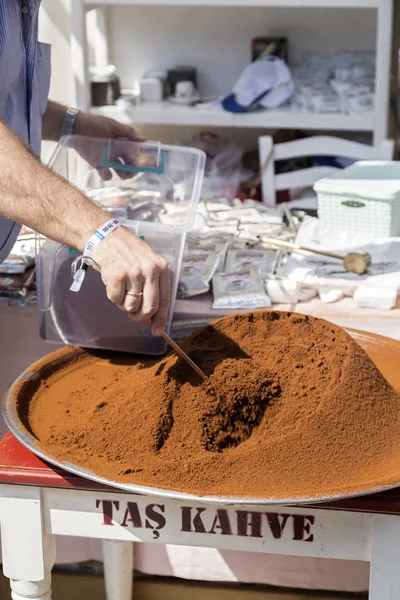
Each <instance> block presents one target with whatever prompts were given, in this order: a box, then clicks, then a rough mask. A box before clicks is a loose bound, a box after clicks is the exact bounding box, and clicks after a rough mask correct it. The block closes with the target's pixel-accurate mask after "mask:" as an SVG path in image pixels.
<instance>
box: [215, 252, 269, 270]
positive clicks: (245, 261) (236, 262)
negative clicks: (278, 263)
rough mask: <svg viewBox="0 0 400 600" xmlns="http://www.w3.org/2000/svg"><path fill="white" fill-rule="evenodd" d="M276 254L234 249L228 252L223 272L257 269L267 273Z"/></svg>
mask: <svg viewBox="0 0 400 600" xmlns="http://www.w3.org/2000/svg"><path fill="white" fill-rule="evenodd" d="M275 256H276V253H275V251H274V250H252V249H247V248H244V249H240V248H236V249H233V250H228V254H227V257H226V264H225V272H226V273H231V272H234V271H237V270H238V269H243V268H250V267H258V268H259V269H260V270H262V271H263V272H268V271H269V270H270V269H271V268H272V265H273V263H274V260H275Z"/></svg>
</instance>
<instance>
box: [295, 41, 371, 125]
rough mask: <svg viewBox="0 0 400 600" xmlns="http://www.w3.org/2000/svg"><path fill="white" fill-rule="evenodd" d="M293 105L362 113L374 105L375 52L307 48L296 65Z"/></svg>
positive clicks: (328, 111)
mask: <svg viewBox="0 0 400 600" xmlns="http://www.w3.org/2000/svg"><path fill="white" fill-rule="evenodd" d="M292 72H293V76H294V79H295V82H296V89H295V93H294V95H293V97H292V99H291V107H292V108H293V109H295V110H304V111H308V112H316V113H344V114H360V113H365V112H370V111H372V110H373V109H374V93H375V88H374V86H375V53H374V52H373V51H371V52H370V51H354V52H338V53H319V52H303V54H302V56H301V61H300V66H298V67H293V68H292Z"/></svg>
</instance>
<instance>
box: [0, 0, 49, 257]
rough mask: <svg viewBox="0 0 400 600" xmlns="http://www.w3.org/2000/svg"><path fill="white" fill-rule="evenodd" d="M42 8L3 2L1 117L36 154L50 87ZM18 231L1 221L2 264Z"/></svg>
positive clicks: (35, 3) (35, 1) (26, 1)
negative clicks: (41, 31)
mask: <svg viewBox="0 0 400 600" xmlns="http://www.w3.org/2000/svg"><path fill="white" fill-rule="evenodd" d="M39 5H40V0H0V118H1V119H2V120H3V121H4V122H5V123H6V124H7V125H8V126H9V127H10V128H11V129H13V130H14V131H15V133H17V134H18V135H19V136H20V137H21V139H22V140H23V141H24V142H25V143H27V144H29V145H30V146H31V148H32V149H33V151H34V152H35V153H36V154H37V155H39V154H40V143H41V137H42V115H43V114H44V112H45V111H46V105H47V98H48V94H49V87H50V46H49V44H42V43H40V42H38V40H37V36H38V13H39ZM0 189H1V181H0ZM19 229H20V226H19V225H18V224H17V223H14V221H11V220H9V219H4V218H0V262H1V261H2V260H4V258H5V257H6V256H7V255H8V253H9V252H10V250H11V248H12V246H13V244H14V242H15V240H16V238H17V235H18V232H19Z"/></svg>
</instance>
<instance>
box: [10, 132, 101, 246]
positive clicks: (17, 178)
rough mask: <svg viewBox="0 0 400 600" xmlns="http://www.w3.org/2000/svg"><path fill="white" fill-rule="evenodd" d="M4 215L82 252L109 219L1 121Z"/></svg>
mask: <svg viewBox="0 0 400 600" xmlns="http://www.w3.org/2000/svg"><path fill="white" fill-rule="evenodd" d="M0 185H1V194H0V215H2V216H5V217H8V218H10V219H13V220H14V221H17V222H19V223H24V224H25V225H28V226H29V227H31V228H32V229H34V230H35V231H37V232H39V233H42V234H44V235H45V236H47V237H50V238H53V239H55V240H57V241H58V242H61V243H63V244H68V245H70V246H72V247H74V248H77V249H78V250H80V251H82V250H83V249H84V245H85V243H86V241H87V240H88V238H89V237H90V236H91V235H92V233H93V232H94V231H95V230H96V229H97V227H99V226H100V225H101V224H102V223H104V221H106V220H107V215H106V214H105V213H103V211H102V210H101V209H100V208H98V207H97V206H96V205H95V204H93V203H92V202H91V201H90V200H88V199H87V198H86V196H84V195H83V194H82V193H81V192H79V191H78V190H77V189H76V188H74V187H73V186H71V185H70V184H68V183H67V182H66V181H64V180H63V179H61V178H60V177H58V176H57V175H55V174H54V173H52V171H51V170H50V169H48V168H47V167H45V166H44V165H43V164H41V163H40V161H39V160H38V159H37V158H36V157H35V156H33V154H32V153H31V152H30V151H29V150H28V149H27V148H26V147H25V146H24V145H23V144H22V143H21V141H20V140H19V139H18V138H17V136H15V135H14V134H13V133H12V132H11V131H10V129H9V128H8V127H7V126H6V125H5V124H4V123H3V122H1V121H0Z"/></svg>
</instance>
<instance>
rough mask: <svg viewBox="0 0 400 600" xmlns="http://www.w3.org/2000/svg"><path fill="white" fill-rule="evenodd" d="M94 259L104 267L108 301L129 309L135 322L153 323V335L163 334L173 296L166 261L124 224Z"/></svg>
mask: <svg viewBox="0 0 400 600" xmlns="http://www.w3.org/2000/svg"><path fill="white" fill-rule="evenodd" d="M93 259H94V260H95V261H96V262H97V263H98V265H99V266H100V268H101V278H102V280H103V283H104V284H105V286H106V290H107V296H108V298H109V300H111V302H114V304H116V305H117V306H118V308H120V309H121V310H126V311H127V312H128V313H129V316H130V318H131V319H132V320H133V321H136V322H138V323H150V322H151V323H152V333H153V335H161V334H162V332H163V331H164V328H165V325H166V322H167V318H168V308H169V299H170V289H169V288H170V279H169V278H170V276H169V269H168V265H167V262H166V260H164V258H162V257H161V256H159V255H158V254H157V253H156V252H154V250H152V248H151V247H150V246H149V245H148V244H147V243H146V242H144V241H143V240H141V239H140V238H138V237H136V236H134V235H132V234H131V233H130V232H129V231H128V230H127V229H125V228H123V227H119V228H118V229H117V230H116V231H113V232H112V233H111V234H110V235H109V236H107V237H106V238H105V239H104V240H103V241H102V242H101V244H99V245H98V246H97V248H96V249H95V250H94V252H93ZM127 292H129V293H130V294H138V296H132V295H130V294H129V293H127ZM141 294H143V295H141Z"/></svg>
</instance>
